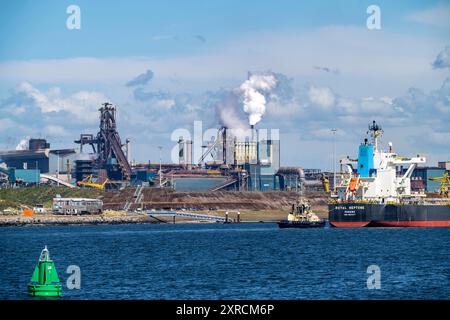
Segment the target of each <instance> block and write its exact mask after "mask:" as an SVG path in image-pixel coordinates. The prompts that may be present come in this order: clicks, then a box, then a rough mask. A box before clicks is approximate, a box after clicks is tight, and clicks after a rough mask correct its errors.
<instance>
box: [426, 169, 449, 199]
mask: <svg viewBox="0 0 450 320" xmlns="http://www.w3.org/2000/svg"><path fill="white" fill-rule="evenodd" d="M428 180H432V181H439V182H440V183H441V186H440V187H439V194H441V195H443V196H446V197H448V196H449V195H450V176H449V175H448V173H447V172H445V173H444V175H443V176H442V177H435V178H434V177H433V178H428Z"/></svg>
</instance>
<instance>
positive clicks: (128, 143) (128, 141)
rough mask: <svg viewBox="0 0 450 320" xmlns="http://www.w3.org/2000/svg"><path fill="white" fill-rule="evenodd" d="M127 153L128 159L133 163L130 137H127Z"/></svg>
mask: <svg viewBox="0 0 450 320" xmlns="http://www.w3.org/2000/svg"><path fill="white" fill-rule="evenodd" d="M126 143H127V144H126V147H125V148H126V150H125V151H126V153H127V161H128V163H130V164H131V144H130V139H127V140H126Z"/></svg>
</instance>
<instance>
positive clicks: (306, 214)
mask: <svg viewBox="0 0 450 320" xmlns="http://www.w3.org/2000/svg"><path fill="white" fill-rule="evenodd" d="M278 227H280V228H323V227H325V220H321V219H320V218H319V217H318V216H317V215H316V214H315V213H313V212H312V211H311V206H310V205H309V204H308V203H307V202H305V201H303V200H301V201H298V202H297V204H293V205H292V209H291V212H289V214H288V218H287V220H282V221H280V222H278Z"/></svg>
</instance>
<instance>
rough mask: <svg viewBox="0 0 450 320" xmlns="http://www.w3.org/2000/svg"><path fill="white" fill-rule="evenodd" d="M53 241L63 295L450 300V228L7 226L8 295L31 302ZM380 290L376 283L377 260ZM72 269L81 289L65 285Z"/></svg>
mask: <svg viewBox="0 0 450 320" xmlns="http://www.w3.org/2000/svg"><path fill="white" fill-rule="evenodd" d="M44 245H47V246H48V248H49V250H50V254H51V257H52V258H53V260H54V261H55V263H56V267H57V269H58V273H59V276H60V278H61V280H62V281H63V284H64V285H63V294H64V296H63V299H449V297H450V228H429V229H425V228H404V229H397V228H389V229H388V228H386V229H384V228H378V229H376V228H373V229H370V228H367V229H365V228H362V229H332V228H325V229H310V230H301V229H283V230H281V229H278V227H277V225H276V224H270V223H251V224H240V225H237V224H234V225H223V224H184V225H183V224H177V225H170V224H159V225H99V226H61V227H14V228H13V227H11V228H9V227H8V228H0V250H1V251H0V267H1V269H0V298H1V299H28V296H27V283H28V282H29V280H30V277H31V273H32V271H33V268H34V266H35V264H36V262H37V260H38V257H39V254H40V252H41V250H42V248H43V247H44ZM374 264H375V265H378V266H379V268H380V270H381V277H380V284H381V289H373V290H369V289H368V288H367V278H368V277H369V276H370V275H369V274H368V273H367V267H368V266H369V265H374ZM69 265H78V266H79V267H80V269H81V288H80V289H79V290H76V289H74V290H69V289H68V288H67V287H66V280H67V278H68V276H69V275H68V274H66V269H67V267H68V266H69Z"/></svg>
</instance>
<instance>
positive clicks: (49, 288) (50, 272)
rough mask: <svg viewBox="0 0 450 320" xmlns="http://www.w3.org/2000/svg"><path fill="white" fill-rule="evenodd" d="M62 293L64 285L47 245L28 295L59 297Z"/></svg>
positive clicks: (30, 284)
mask: <svg viewBox="0 0 450 320" xmlns="http://www.w3.org/2000/svg"><path fill="white" fill-rule="evenodd" d="M61 293H62V285H61V282H60V281H59V277H58V273H57V272H56V267H55V263H54V262H53V260H51V259H50V252H49V251H48V249H47V246H45V248H44V250H42V252H41V256H40V257H39V262H38V264H37V265H36V267H35V268H34V272H33V275H32V276H31V281H30V283H29V284H28V295H30V296H32V297H59V296H61Z"/></svg>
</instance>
